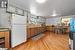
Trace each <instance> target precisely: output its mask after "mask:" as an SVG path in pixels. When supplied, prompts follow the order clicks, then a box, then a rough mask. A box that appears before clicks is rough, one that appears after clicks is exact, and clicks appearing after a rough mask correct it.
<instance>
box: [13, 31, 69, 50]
mask: <svg viewBox="0 0 75 50" xmlns="http://www.w3.org/2000/svg"><path fill="white" fill-rule="evenodd" d="M44 34H45V36H43V37H42V38H40V39H39V40H36V41H34V40H32V39H29V40H28V42H26V43H24V44H22V45H19V46H17V47H15V48H13V49H12V50H69V46H68V45H69V43H68V39H69V37H68V34H63V35H62V34H54V33H52V32H45V33H44Z"/></svg>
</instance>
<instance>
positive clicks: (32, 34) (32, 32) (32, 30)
mask: <svg viewBox="0 0 75 50" xmlns="http://www.w3.org/2000/svg"><path fill="white" fill-rule="evenodd" d="M34 34H35V33H34V28H31V36H34Z"/></svg>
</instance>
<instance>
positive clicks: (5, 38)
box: [0, 31, 10, 48]
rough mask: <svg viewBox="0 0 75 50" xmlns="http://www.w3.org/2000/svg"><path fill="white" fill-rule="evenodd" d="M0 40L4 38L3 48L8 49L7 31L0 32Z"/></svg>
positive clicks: (8, 37)
mask: <svg viewBox="0 0 75 50" xmlns="http://www.w3.org/2000/svg"><path fill="white" fill-rule="evenodd" d="M0 38H4V45H5V46H4V47H5V48H10V33H9V31H1V32H0Z"/></svg>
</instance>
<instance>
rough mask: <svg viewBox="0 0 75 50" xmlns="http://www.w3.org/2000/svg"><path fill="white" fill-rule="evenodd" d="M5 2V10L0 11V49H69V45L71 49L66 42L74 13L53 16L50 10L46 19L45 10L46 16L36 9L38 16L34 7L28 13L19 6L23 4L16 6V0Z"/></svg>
mask: <svg viewBox="0 0 75 50" xmlns="http://www.w3.org/2000/svg"><path fill="white" fill-rule="evenodd" d="M4 1H5V0H4ZM20 1H21V0H19V1H18V2H20ZM21 2H22V1H21ZM27 2H28V1H27ZM8 3H9V4H8V7H7V8H6V7H4V8H0V48H9V49H10V50H11V49H12V50H24V49H25V50H31V49H32V50H55V49H57V50H60V49H61V50H70V49H72V50H73V48H72V47H73V45H72V46H71V42H69V39H70V38H69V33H70V31H71V30H70V26H71V25H70V20H71V19H72V18H74V16H75V14H64V15H63V14H62V15H55V13H56V11H55V9H53V11H52V12H53V14H52V15H51V13H50V16H47V15H49V13H48V12H47V11H48V10H47V11H46V12H47V13H48V14H44V12H43V11H42V12H43V15H42V13H41V12H40V11H41V10H40V11H39V10H38V11H39V13H37V14H36V13H35V11H34V10H36V9H35V8H34V7H35V6H34V7H31V8H30V11H29V9H28V10H27V9H25V7H23V6H25V5H26V4H27V3H26V4H25V5H23V4H24V2H22V3H23V4H19V3H17V0H16V1H15V2H14V1H12V0H10V1H9V2H8ZM28 3H30V2H28ZM32 3H33V2H32ZM36 4H37V3H36ZM21 5H22V6H21ZM32 5H33V4H32ZM38 6H39V4H38ZM38 6H37V7H38ZM41 6H42V5H41ZM42 7H43V6H42ZM48 8H49V7H48ZM56 8H57V7H56ZM59 8H60V7H59ZM59 8H58V9H59ZM40 9H41V8H40ZM63 9H64V8H63ZM40 14H41V15H40ZM45 15H46V16H45ZM56 39H57V40H56ZM70 41H71V39H70ZM69 43H70V44H69ZM39 44H40V45H39ZM37 46H38V47H37ZM41 46H43V47H41Z"/></svg>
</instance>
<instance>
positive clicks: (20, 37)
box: [11, 25, 27, 47]
mask: <svg viewBox="0 0 75 50" xmlns="http://www.w3.org/2000/svg"><path fill="white" fill-rule="evenodd" d="M26 33H27V32H26V26H24V25H13V26H12V31H11V47H15V46H17V45H19V44H21V43H23V42H26V39H27V34H26Z"/></svg>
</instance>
